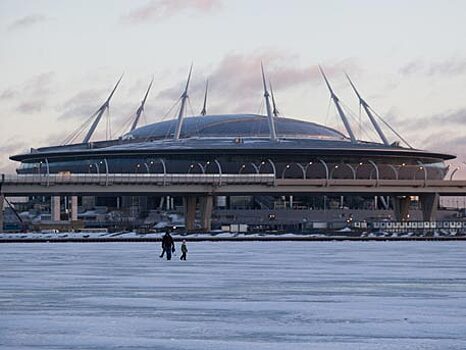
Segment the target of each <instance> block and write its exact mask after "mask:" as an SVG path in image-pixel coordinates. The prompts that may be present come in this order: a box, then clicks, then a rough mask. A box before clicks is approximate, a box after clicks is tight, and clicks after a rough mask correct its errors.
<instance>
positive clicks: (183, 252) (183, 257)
mask: <svg viewBox="0 0 466 350" xmlns="http://www.w3.org/2000/svg"><path fill="white" fill-rule="evenodd" d="M187 253H188V247H187V246H186V241H185V240H184V239H183V243H181V257H180V260H186V254H187Z"/></svg>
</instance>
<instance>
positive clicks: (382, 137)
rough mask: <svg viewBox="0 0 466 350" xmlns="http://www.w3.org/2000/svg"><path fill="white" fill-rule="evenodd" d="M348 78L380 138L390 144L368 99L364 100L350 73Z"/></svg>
mask: <svg viewBox="0 0 466 350" xmlns="http://www.w3.org/2000/svg"><path fill="white" fill-rule="evenodd" d="M345 75H346V78H348V81H349V83H350V84H351V87H352V88H353V90H354V92H355V93H356V96H358V99H359V104H360V105H362V107H363V108H364V110H365V111H366V114H367V116H368V117H369V119H370V120H371V123H372V125H373V126H374V129H375V131H377V134H379V136H380V138H381V139H382V142H383V143H384V144H385V145H387V146H389V145H390V142H388V140H387V137H386V136H385V134H384V133H383V131H382V129H381V128H380V125H379V123H377V120H375V118H374V116H373V115H372V112H371V111H370V109H369V105H368V104H367V102H366V101H364V99H363V98H362V97H361V95H360V94H359V92H358V90H357V89H356V87H355V86H354V84H353V82H352V81H351V79H350V77H349V75H348V74H346V73H345Z"/></svg>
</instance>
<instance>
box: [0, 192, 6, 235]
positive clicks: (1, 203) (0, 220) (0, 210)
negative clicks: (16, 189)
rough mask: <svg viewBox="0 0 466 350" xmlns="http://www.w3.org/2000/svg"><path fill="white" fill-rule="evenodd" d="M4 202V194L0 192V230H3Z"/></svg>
mask: <svg viewBox="0 0 466 350" xmlns="http://www.w3.org/2000/svg"><path fill="white" fill-rule="evenodd" d="M4 203H5V196H4V195H3V194H0V232H3V206H4Z"/></svg>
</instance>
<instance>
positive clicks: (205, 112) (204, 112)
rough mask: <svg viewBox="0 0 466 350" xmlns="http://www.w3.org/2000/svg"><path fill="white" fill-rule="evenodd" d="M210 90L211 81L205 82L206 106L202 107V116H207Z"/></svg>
mask: <svg viewBox="0 0 466 350" xmlns="http://www.w3.org/2000/svg"><path fill="white" fill-rule="evenodd" d="M208 90H209V80H206V82H205V94H204V104H203V105H202V111H201V115H202V116H204V115H206V114H207V109H206V108H207V91H208Z"/></svg>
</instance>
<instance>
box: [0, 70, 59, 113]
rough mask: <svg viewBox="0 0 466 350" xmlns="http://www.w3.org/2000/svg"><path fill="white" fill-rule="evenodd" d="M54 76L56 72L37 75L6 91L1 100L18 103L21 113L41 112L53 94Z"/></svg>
mask: <svg viewBox="0 0 466 350" xmlns="http://www.w3.org/2000/svg"><path fill="white" fill-rule="evenodd" d="M54 75H55V73H54V72H45V73H42V74H38V75H35V76H33V77H32V78H30V79H28V80H26V81H25V82H24V83H22V84H20V85H17V86H15V87H10V88H8V89H6V90H4V91H3V92H2V94H1V95H0V100H2V99H3V100H11V101H14V102H16V103H17V106H16V110H17V111H18V112H21V113H32V112H40V111H41V110H42V109H43V107H44V106H46V105H47V97H48V96H49V95H50V94H51V93H52V92H53V82H54Z"/></svg>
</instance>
